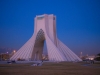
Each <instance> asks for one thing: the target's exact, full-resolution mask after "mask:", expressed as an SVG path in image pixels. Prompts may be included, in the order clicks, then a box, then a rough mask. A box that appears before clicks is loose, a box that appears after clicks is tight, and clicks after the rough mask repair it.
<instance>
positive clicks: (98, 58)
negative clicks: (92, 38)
mask: <svg viewBox="0 0 100 75" xmlns="http://www.w3.org/2000/svg"><path fill="white" fill-rule="evenodd" d="M94 60H96V61H100V53H99V54H97V55H96V57H95V58H94Z"/></svg>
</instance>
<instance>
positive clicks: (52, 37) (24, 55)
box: [10, 14, 81, 61]
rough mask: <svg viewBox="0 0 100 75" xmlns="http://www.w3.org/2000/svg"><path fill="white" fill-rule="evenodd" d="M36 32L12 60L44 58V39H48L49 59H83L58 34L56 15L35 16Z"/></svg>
mask: <svg viewBox="0 0 100 75" xmlns="http://www.w3.org/2000/svg"><path fill="white" fill-rule="evenodd" d="M34 28H35V29H34V34H33V35H32V37H31V38H30V39H29V40H28V41H27V42H26V43H25V44H24V45H23V46H22V47H21V48H20V49H19V50H18V51H17V52H16V53H15V54H14V55H13V56H12V57H11V58H10V60H18V59H24V60H27V61H29V60H31V61H33V60H35V61H36V60H37V61H38V60H42V53H43V46H44V41H46V45H47V52H48V58H49V61H76V60H77V61H81V59H80V58H79V57H78V56H77V55H76V54H75V53H73V52H72V51H71V50H70V49H69V48H68V47H67V46H66V45H64V44H63V43H62V42H61V41H60V40H59V39H58V38H57V35H56V17H55V16H54V15H53V14H51V15H47V14H44V15H39V16H36V17H35V27H34Z"/></svg>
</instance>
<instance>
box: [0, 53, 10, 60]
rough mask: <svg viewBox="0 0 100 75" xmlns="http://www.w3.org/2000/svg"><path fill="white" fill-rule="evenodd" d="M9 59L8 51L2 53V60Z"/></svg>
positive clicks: (0, 56)
mask: <svg viewBox="0 0 100 75" xmlns="http://www.w3.org/2000/svg"><path fill="white" fill-rule="evenodd" d="M8 59H9V54H7V53H2V54H0V60H8Z"/></svg>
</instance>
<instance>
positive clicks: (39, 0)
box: [0, 0, 100, 55]
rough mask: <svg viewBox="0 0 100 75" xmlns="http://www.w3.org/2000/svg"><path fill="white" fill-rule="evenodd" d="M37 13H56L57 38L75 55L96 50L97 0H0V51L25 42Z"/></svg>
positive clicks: (99, 36) (99, 46) (99, 28)
mask: <svg viewBox="0 0 100 75" xmlns="http://www.w3.org/2000/svg"><path fill="white" fill-rule="evenodd" d="M41 14H54V15H56V17H57V21H56V22H57V36H58V38H59V39H60V40H61V41H62V42H63V43H64V44H66V45H67V46H68V47H69V48H70V49H71V50H72V51H73V52H75V53H76V54H78V55H79V53H80V52H83V54H89V55H93V54H97V53H100V1H99V0H0V52H7V51H8V52H11V49H12V50H13V49H16V50H18V49H19V48H20V47H21V46H22V45H23V44H24V43H25V42H27V41H28V39H29V38H30V37H31V36H32V34H33V31H34V17H35V16H36V15H41Z"/></svg>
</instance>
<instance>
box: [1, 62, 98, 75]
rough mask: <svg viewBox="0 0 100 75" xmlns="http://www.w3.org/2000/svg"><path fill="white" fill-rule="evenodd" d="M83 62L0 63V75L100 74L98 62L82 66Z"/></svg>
mask: <svg viewBox="0 0 100 75" xmlns="http://www.w3.org/2000/svg"><path fill="white" fill-rule="evenodd" d="M82 64H84V63H72V62H60V63H50V62H44V63H43V65H42V66H31V65H32V63H29V64H0V75H100V68H95V65H96V66H100V64H94V65H91V66H94V67H90V66H82Z"/></svg>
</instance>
